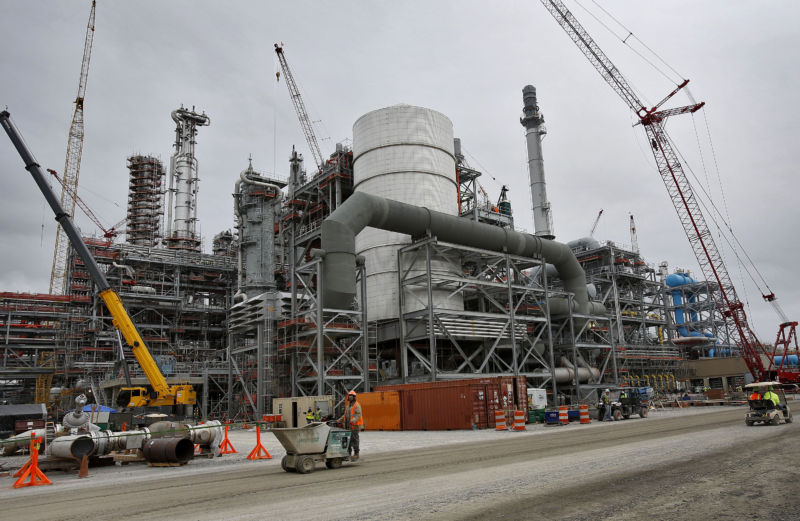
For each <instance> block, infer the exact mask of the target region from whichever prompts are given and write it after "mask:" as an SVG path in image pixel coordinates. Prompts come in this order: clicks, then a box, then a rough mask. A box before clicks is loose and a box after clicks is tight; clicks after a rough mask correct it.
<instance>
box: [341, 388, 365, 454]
mask: <svg viewBox="0 0 800 521" xmlns="http://www.w3.org/2000/svg"><path fill="white" fill-rule="evenodd" d="M339 423H340V424H341V425H342V426H344V428H345V429H349V430H350V448H351V449H353V455H352V456H351V457H350V461H356V460H358V451H359V439H358V432H359V431H360V430H361V426H362V425H364V417H363V416H362V415H361V405H360V404H359V403H358V401H356V392H355V391H350V392H349V393H347V402H346V403H345V404H344V414H343V415H342V417H341V418H339ZM348 452H349V451H348Z"/></svg>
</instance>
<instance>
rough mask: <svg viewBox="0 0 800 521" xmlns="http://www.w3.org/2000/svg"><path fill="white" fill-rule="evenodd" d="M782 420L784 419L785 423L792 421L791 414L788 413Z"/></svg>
mask: <svg viewBox="0 0 800 521" xmlns="http://www.w3.org/2000/svg"><path fill="white" fill-rule="evenodd" d="M783 421H785V422H786V423H792V415H791V414H789V416H786V417H785V418H784V419H783Z"/></svg>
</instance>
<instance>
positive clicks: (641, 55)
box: [575, 0, 686, 83]
mask: <svg viewBox="0 0 800 521" xmlns="http://www.w3.org/2000/svg"><path fill="white" fill-rule="evenodd" d="M591 2H592V3H593V4H594V5H596V6H597V8H598V9H600V10H601V11H603V13H605V15H606V16H608V17H609V18H611V19H612V20H614V22H615V23H616V24H617V25H619V26H620V27H621V28H622V29H624V30H625V32H627V33H628V34H627V35H626V36H625V38H622V37H620V36H619V35H618V34H617V33H616V32H614V31H613V30H612V29H610V28H609V27H608V26H607V25H606V24H604V23H603V22H601V21H600V19H598V18H597V17H596V16H595V15H594V14H592V13H591V12H590V11H589V10H588V9H586V8H585V7H584V6H582V5H581V3H580V2H579V1H578V0H575V3H576V4H578V5H579V6H580V7H581V8H582V9H583V10H584V11H586V12H587V13H589V15H590V16H591V17H592V18H594V19H595V20H597V21H598V22H599V23H600V24H601V25H602V26H603V27H605V28H606V29H608V31H609V32H610V33H611V34H613V35H614V36H615V37H617V38H618V39H619V40H620V41H621V42H622V43H623V44H624V45H626V46H628V48H629V49H630V50H631V51H633V52H634V53H635V54H636V55H637V56H639V57H640V58H641V59H642V60H644V61H645V62H647V63H648V64H649V65H650V66H651V67H653V68H654V69H655V70H656V71H658V72H659V74H661V75H662V76H664V77H665V78H666V79H668V80H669V81H671V82H674V81H675V79H673V78H670V77H669V75H668V74H667V73H666V72H664V70H662V69H661V68H659V67H658V66H657V65H656V64H655V63H653V62H652V61H651V60H649V59H648V58H646V57H645V56H644V55H643V54H642V53H640V52H639V51H637V50H636V49H634V48H633V47H632V46H631V44H629V43H628V40H630V39H633V40H636V41H637V42H639V43H640V44H641V45H642V47H644V48H645V49H647V52H649V53H650V54H652V55H653V56H655V58H656V59H657V60H658V61H660V62H661V63H663V64H664V65H665V66H666V67H667V68H668V69H669V70H670V71H672V72H673V73H675V75H676V76H677V77H678V78H679V81H677V83H680V82H681V81H683V79H684V78H685V77H686V76H684V75H682V74H681V73H679V72H678V71H677V70H675V68H674V67H673V66H672V65H670V64H669V63H667V62H666V60H664V58H662V57H661V56H659V55H658V53H656V52H655V51H654V50H653V49H651V48H650V47H649V46H648V45H647V44H646V43H644V41H643V40H642V39H641V38H639V37H638V36H636V35H635V34H634V33H633V31H631V30H630V29H628V28H627V27H626V26H625V24H623V23H622V22H620V21H619V20H618V19H617V18H616V17H615V16H614V15H612V14H611V13H609V12H608V10H606V9H605V8H604V7H603V6H602V5H600V4H599V3H597V0H591Z"/></svg>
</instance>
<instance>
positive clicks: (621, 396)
mask: <svg viewBox="0 0 800 521" xmlns="http://www.w3.org/2000/svg"><path fill="white" fill-rule="evenodd" d="M627 397H628V392H627V391H626V390H625V389H623V390H622V392H621V393H619V401H622V400H623V399H624V398H627Z"/></svg>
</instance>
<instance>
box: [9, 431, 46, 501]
mask: <svg viewBox="0 0 800 521" xmlns="http://www.w3.org/2000/svg"><path fill="white" fill-rule="evenodd" d="M41 443H42V438H36V437H35V435H34V434H33V433H31V457H30V459H29V460H28V462H27V463H26V464H25V465H23V466H22V468H21V469H19V471H18V472H17V473H16V474H14V477H15V478H19V479H18V480H17V481H16V482H15V483H14V488H21V487H36V486H39V485H52V484H53V483H52V482H51V481H50V480H49V479H47V476H45V475H44V472H42V471H41V469H39V445H40V444H41ZM29 478H30V479H29ZM26 479H29V481H28V482H27V483H26V482H25V480H26Z"/></svg>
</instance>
